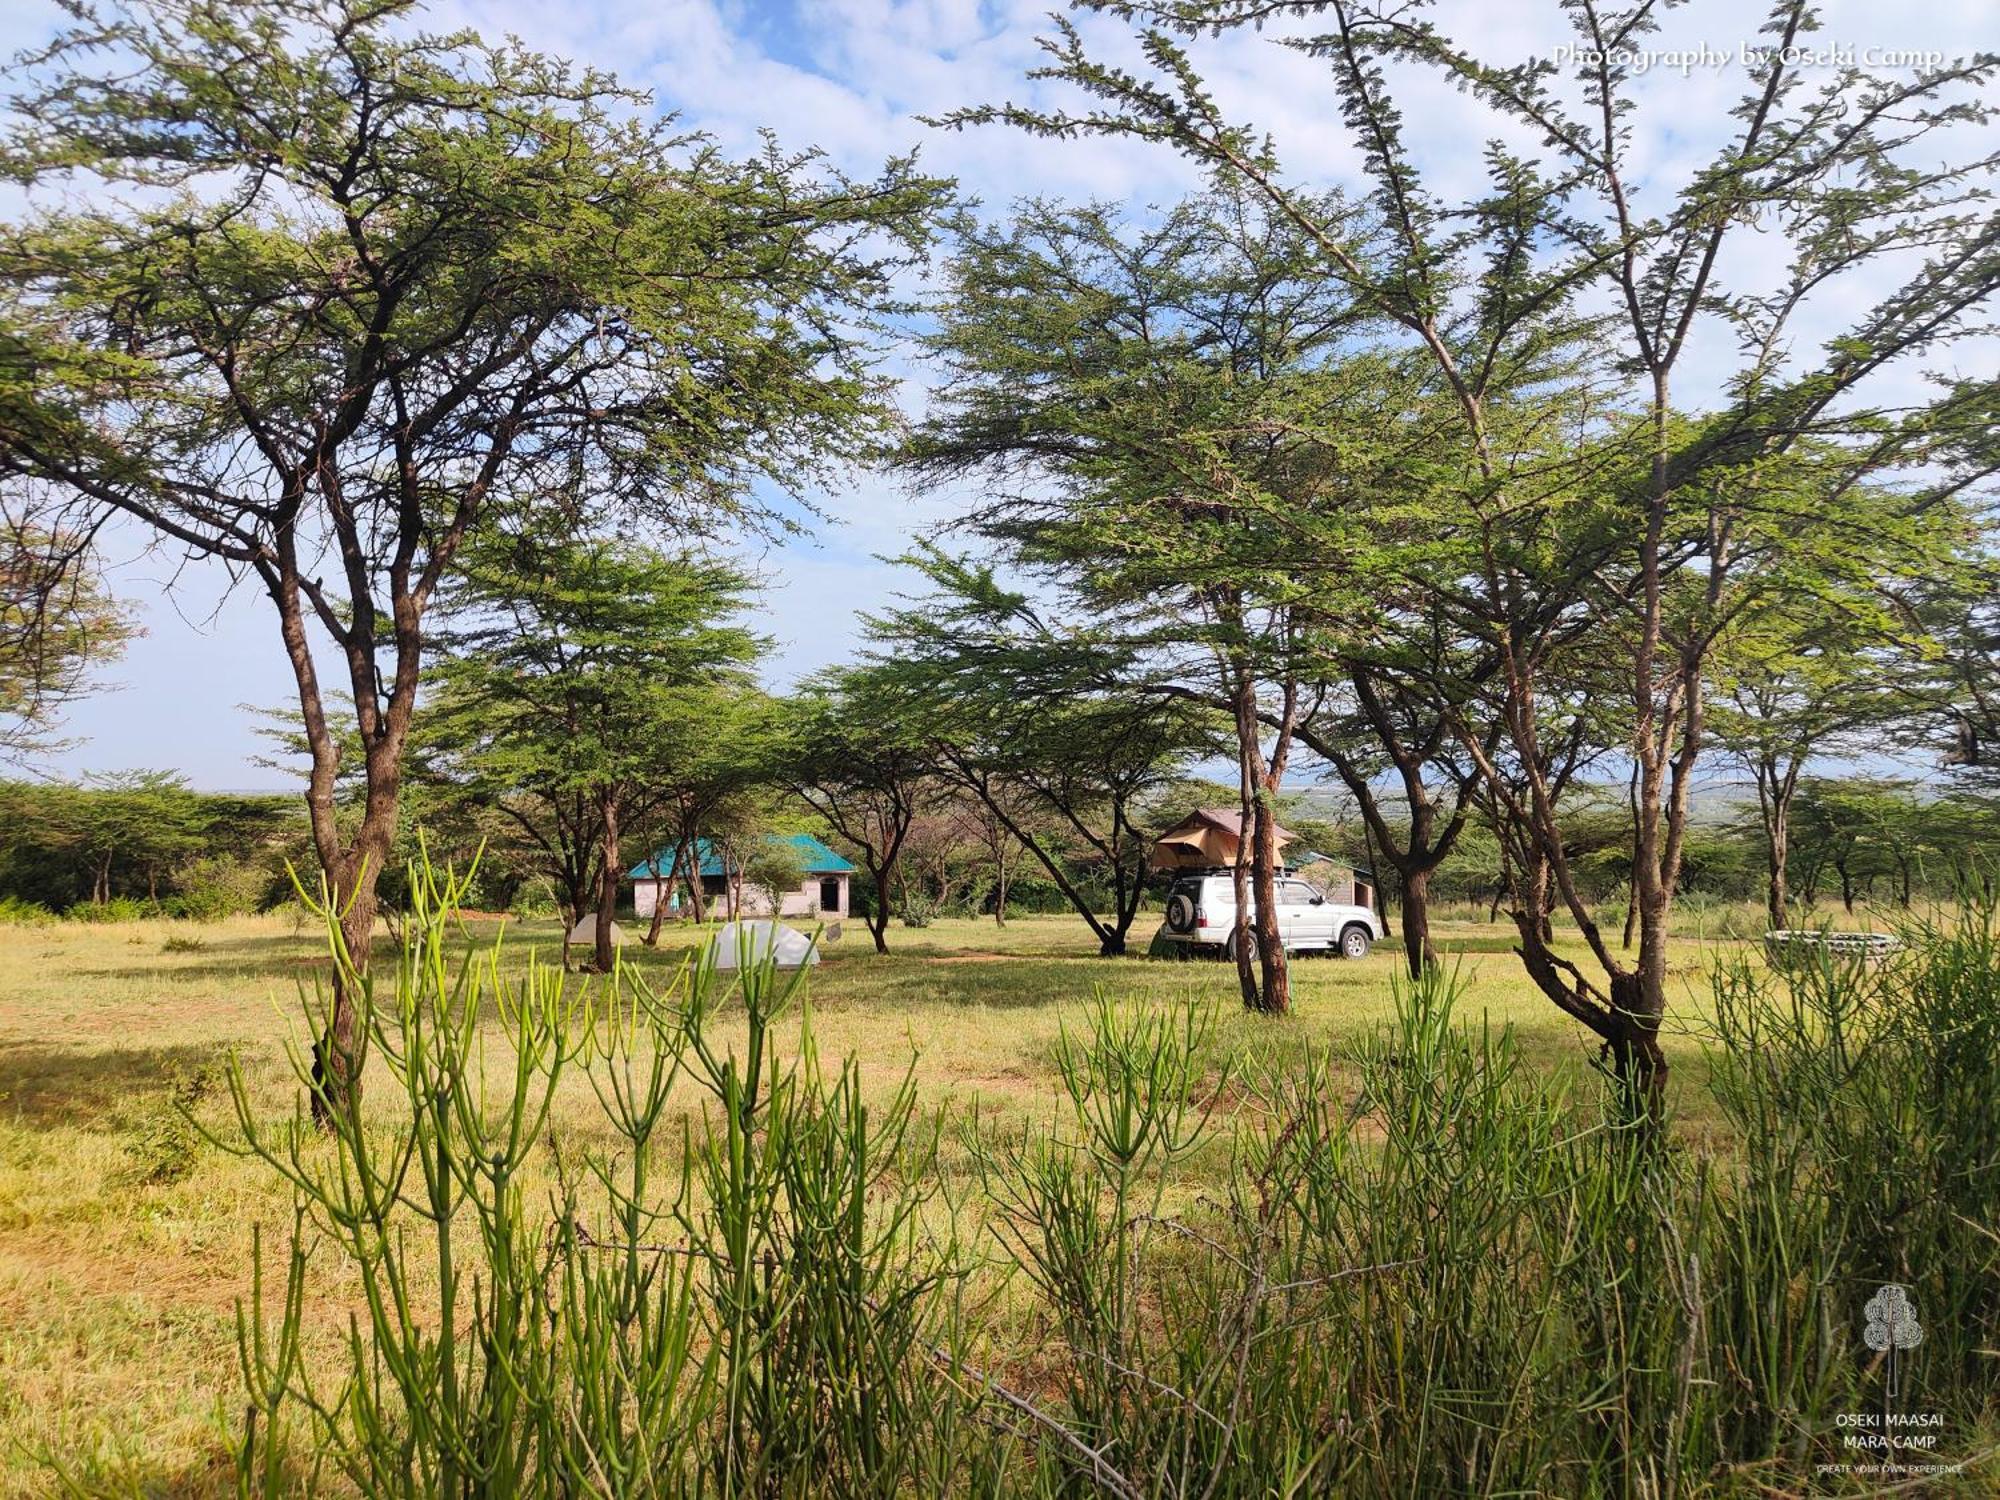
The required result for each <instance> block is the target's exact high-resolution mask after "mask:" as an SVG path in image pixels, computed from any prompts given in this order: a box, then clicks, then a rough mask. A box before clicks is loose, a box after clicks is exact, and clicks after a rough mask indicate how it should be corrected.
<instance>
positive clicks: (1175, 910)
mask: <svg viewBox="0 0 2000 1500" xmlns="http://www.w3.org/2000/svg"><path fill="white" fill-rule="evenodd" d="M1167 930H1168V931H1170V932H1193V931H1194V901H1193V900H1192V899H1191V898H1189V897H1187V896H1180V895H1176V896H1169V897H1168V898H1167Z"/></svg>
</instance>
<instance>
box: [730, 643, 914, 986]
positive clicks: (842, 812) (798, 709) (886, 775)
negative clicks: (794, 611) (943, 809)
mask: <svg viewBox="0 0 2000 1500" xmlns="http://www.w3.org/2000/svg"><path fill="white" fill-rule="evenodd" d="M780 723H781V728H780V730H779V732H778V733H777V735H776V736H774V738H773V741H772V743H771V747H770V752H769V753H770V756H771V761H770V764H771V774H772V776H773V778H774V779H775V780H777V781H779V782H780V783H781V784H782V785H784V786H786V787H788V788H789V789H790V790H791V792H792V794H793V795H794V796H796V797H797V798H798V799H799V800H800V801H801V802H803V803H804V804H805V805H806V806H807V807H808V808H810V809H811V810H812V811H813V812H814V813H815V814H817V815H818V817H819V818H820V820H821V821H822V822H824V823H825V824H826V826H827V827H828V828H830V829H832V830H833V831H834V833H836V834H838V835H839V836H840V837H841V838H843V839H845V840H846V841H847V842H848V844H850V845H851V846H852V847H853V848H854V849H855V851H856V852H857V853H858V854H859V855H860V856H861V863H862V866H863V868H865V869H866V870H867V871H868V877H869V879H870V880H872V881H873V882H874V885H875V900H874V904H873V905H872V906H871V907H870V908H869V912H868V935H869V936H870V937H871V938H872V939H874V942H875V951H876V952H877V953H887V952H888V951H889V941H888V937H887V933H888V930H889V914H890V913H889V906H890V901H891V899H892V898H891V894H890V893H891V892H892V891H893V890H894V889H895V886H896V878H897V869H898V866H899V864H900V863H901V860H902V857H903V849H904V846H905V845H906V844H907V843H908V841H909V837H910V828H911V825H912V824H913V823H915V821H916V820H917V818H918V817H919V816H921V815H922V814H923V813H925V812H926V811H928V810H929V809H930V808H931V807H932V806H933V805H934V804H935V803H936V802H937V800H938V798H939V793H940V788H939V786H938V782H937V775H936V767H935V764H934V762H933V761H932V759H931V755H930V752H929V747H928V745H927V744H926V742H925V739H924V736H923V735H922V733H921V731H920V730H919V729H918V728H917V727H916V725H915V724H914V723H913V722H912V717H911V712H910V704H909V701H908V698H907V696H906V695H905V694H903V693H902V692H901V691H899V690H898V689H897V688H896V687H895V686H894V684H893V683H891V682H890V681H889V680H888V678H887V676H886V675H885V674H884V673H882V672H880V671H878V670H876V669H873V668H870V667H845V668H835V669H833V670H830V671H827V672H823V673H821V674H819V675H818V676H817V677H814V678H812V679H811V680H809V681H808V682H807V683H806V684H805V685H804V686H803V687H802V688H801V689H800V691H799V693H798V694H797V695H796V696H795V697H794V698H793V699H792V700H791V701H790V702H789V703H787V704H785V705H783V708H782V709H781V719H780Z"/></svg>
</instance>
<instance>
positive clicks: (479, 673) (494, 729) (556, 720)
mask: <svg viewBox="0 0 2000 1500" xmlns="http://www.w3.org/2000/svg"><path fill="white" fill-rule="evenodd" d="M749 588H750V582H749V580H748V578H746V577H745V576H744V575H743V574H742V573H741V572H739V571H737V570H736V569H734V568H731V567H728V566H725V565H722V564H719V563H716V562H714V561H711V560H708V559H705V558H702V557H700V556H698V555H696V554H693V553H687V554H679V555H676V554H670V553H665V552H661V551H659V550H656V549H653V548H649V547H643V546H638V545H636V544H632V543H629V542H622V541H616V540H611V539H605V538H597V537H579V536H573V535H568V534H560V533H559V534H555V535H542V534H537V533H534V532H531V531H525V530H509V531H506V532H504V533H503V534H501V535H498V536H496V537H494V538H492V539H489V540H487V541H485V542H482V543H481V544H480V545H479V546H477V547H476V548H475V549H474V550H473V552H472V554H471V556H470V558H469V559H468V562H467V576H466V579H465V581H464V583H463V584H462V585H461V586H459V587H458V588H456V589H455V590H454V591H453V592H452V595H451V599H450V605H451V610H450V627H449V629H447V630H446V631H445V632H443V634H442V640H443V644H444V648H445V649H444V655H443V656H442V658H441V659H440V660H439V661H438V662H437V664H436V667H435V671H434V681H435V682H436V684H437V694H436V697H435V699H434V700H433V702H432V704H431V708H430V713H429V715H428V722H427V723H426V724H425V725H423V726H422V727H421V728H420V730H419V733H418V736H417V741H416V749H415V761H416V775H415V776H414V777H413V778H412V779H413V783H414V801H413V805H412V807H411V808H410V814H409V815H410V817H411V818H412V819H415V820H418V821H421V822H422V823H423V824H424V825H425V827H426V829H430V828H433V827H435V828H439V829H453V828H460V829H464V830H466V832H467V834H468V835H470V836H469V837H468V838H466V839H464V840H462V842H466V843H468V844H469V845H470V846H471V847H472V848H479V847H481V846H482V845H483V846H484V847H485V848H486V849H487V850H490V852H491V854H490V857H491V858H492V859H493V860H494V862H495V863H496V864H497V865H500V866H503V867H507V868H510V869H511V870H513V871H514V872H515V873H516V874H517V875H519V876H534V877H539V878H542V879H544V880H546V881H548V882H550V883H552V884H553V885H554V887H555V889H556V890H557V892H558V893H559V896H560V899H561V902H562V904H563V905H564V906H565V907H566V908H567V909H568V910H569V911H570V912H572V913H573V914H574V913H577V912H581V911H585V910H591V909H594V908H595V906H596V902H597V892H598V885H599V881H600V879H601V878H602V868H603V859H602V854H603V850H604V847H605V841H606V839H607V837H614V836H618V835H620V834H623V833H625V832H628V831H637V832H643V833H645V834H647V835H648V836H651V835H653V834H656V833H657V832H658V829H659V828H660V826H661V825H662V823H663V822H665V821H667V820H666V819H665V818H664V816H663V815H664V814H665V812H666V811H667V810H668V809H669V808H671V809H673V810H674V811H677V812H678V811H680V810H682V809H683V808H689V807H692V808H698V809H701V810H703V811H707V810H709V809H711V808H712V807H713V806H714V804H715V803H716V802H717V801H718V800H719V799H720V798H722V797H723V796H725V795H726V794H727V793H729V792H731V791H734V790H736V789H737V788H739V787H740V786H741V785H742V784H743V783H744V781H745V780H746V779H747V778H748V776H749V775H750V774H751V768H753V767H755V766H756V764H757V761H756V756H757V748H758V747H757V739H756V735H755V733H754V732H753V731H754V728H755V723H756V720H757V716H758V713H759V711H760V709H761V704H762V699H761V697H760V695H759V694H758V693H757V691H756V689H755V687H754V684H753V683H752V681H751V679H750V673H749V668H750V666H751V665H752V664H753V663H754V662H755V661H756V660H757V658H758V657H759V656H760V655H761V653H762V652H763V651H764V649H765V648H766V645H767V642H765V641H764V640H763V639H762V638H761V637H759V636H757V635H756V634H755V633H754V632H752V631H751V630H750V629H749V628H748V626H746V625H745V624H744V623H743V616H744V613H745V611H746V610H747V608H748V605H749V601H748V593H749ZM615 854H616V851H614V855H615ZM484 857H486V856H482V859H483V858H484ZM630 862H631V861H630V860H629V859H622V858H616V857H614V864H616V865H617V866H618V867H619V869H620V870H621V872H622V869H623V867H624V865H626V864H629V863H630Z"/></svg>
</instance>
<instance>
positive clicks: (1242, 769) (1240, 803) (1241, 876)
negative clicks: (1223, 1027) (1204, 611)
mask: <svg viewBox="0 0 2000 1500" xmlns="http://www.w3.org/2000/svg"><path fill="white" fill-rule="evenodd" d="M1243 692H1244V690H1243V689H1242V688H1241V687H1239V688H1238V689H1237V704H1236V725H1237V734H1238V736H1239V738H1238V741H1237V746H1236V770H1237V797H1236V807H1237V812H1236V858H1235V859H1234V860H1233V861H1232V862H1231V864H1230V869H1229V884H1230V889H1231V891H1232V892H1233V893H1234V895H1235V898H1236V913H1235V919H1234V925H1233V926H1232V927H1231V928H1230V932H1229V949H1230V956H1231V957H1232V958H1234V959H1235V960H1236V984H1237V988H1238V989H1239V990H1240V991H1241V993H1242V995H1243V1004H1244V1006H1245V1007H1246V1008H1247V1009H1250V1010H1261V1009H1263V996H1262V994H1261V993H1260V992H1259V990H1258V988H1257V970H1256V968H1255V967H1254V966H1253V964H1252V962H1251V959H1250V872H1249V868H1248V856H1249V854H1250V820H1251V819H1252V818H1253V817H1254V816H1255V815H1256V801H1257V784H1256V781H1255V779H1254V777H1253V775H1252V772H1251V769H1250V756H1249V754H1248V752H1247V750H1246V749H1245V748H1244V745H1243V743H1242V740H1241V735H1242V732H1243Z"/></svg>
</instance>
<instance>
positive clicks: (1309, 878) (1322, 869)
mask: <svg viewBox="0 0 2000 1500" xmlns="http://www.w3.org/2000/svg"><path fill="white" fill-rule="evenodd" d="M1291 866H1292V872H1293V873H1294V874H1295V875H1297V876H1299V877H1300V878H1301V879H1302V880H1304V881H1306V882H1307V883H1308V884H1309V885H1311V886H1312V887H1313V889H1314V890H1316V891H1318V892H1319V893H1320V894H1321V895H1322V896H1324V897H1326V899H1327V900H1329V901H1332V902H1334V903H1336V904H1338V905H1341V906H1365V907H1367V908H1368V909H1369V910H1370V911H1378V910H1380V908H1379V907H1377V906H1376V905H1375V872H1374V871H1373V870H1370V869H1368V868H1367V867H1366V866H1363V865H1350V864H1349V863H1348V862H1347V861H1346V860H1344V859H1335V858H1334V857H1333V856H1332V855H1330V854H1319V853H1316V852H1315V851H1313V850H1311V849H1308V850H1306V851H1305V852H1304V853H1303V854H1300V855H1299V856H1298V857H1297V858H1295V859H1293V860H1292V862H1291Z"/></svg>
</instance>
